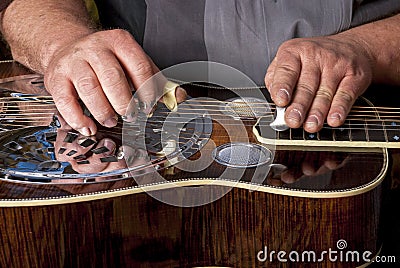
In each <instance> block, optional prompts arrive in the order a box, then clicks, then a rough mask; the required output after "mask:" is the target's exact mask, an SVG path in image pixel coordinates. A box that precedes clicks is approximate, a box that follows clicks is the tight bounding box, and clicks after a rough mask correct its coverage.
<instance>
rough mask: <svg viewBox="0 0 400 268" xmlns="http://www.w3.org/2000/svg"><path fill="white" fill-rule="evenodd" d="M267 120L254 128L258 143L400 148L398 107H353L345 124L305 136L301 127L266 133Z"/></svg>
mask: <svg viewBox="0 0 400 268" xmlns="http://www.w3.org/2000/svg"><path fill="white" fill-rule="evenodd" d="M266 120H267V119H265V120H263V119H260V121H259V122H258V124H257V125H256V126H255V127H254V133H255V134H256V136H257V138H258V140H259V141H260V142H262V143H266V144H275V145H288V146H327V147H328V146H329V147H332V146H333V147H380V148H400V110H399V109H397V108H380V109H375V108H374V109H373V110H372V108H371V107H355V108H354V109H353V111H352V112H351V113H350V114H349V116H348V118H347V120H346V121H345V123H344V124H343V125H342V126H340V127H337V128H333V127H330V126H329V125H327V124H325V125H324V127H323V128H322V130H320V131H319V132H316V133H308V132H306V131H304V129H303V128H298V129H288V130H286V131H281V132H278V131H273V130H268V123H267V121H266Z"/></svg>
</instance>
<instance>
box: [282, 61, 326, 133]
mask: <svg viewBox="0 0 400 268" xmlns="http://www.w3.org/2000/svg"><path fill="white" fill-rule="evenodd" d="M320 74H321V72H320V69H319V68H318V67H317V66H316V65H313V64H307V65H305V66H304V67H303V68H302V70H301V73H300V75H299V79H298V82H297V85H296V90H295V92H294V94H293V100H292V104H291V105H290V106H289V107H288V108H287V109H286V112H285V121H286V124H287V125H288V126H289V127H291V128H298V127H300V126H301V125H302V123H303V121H304V119H305V115H306V114H307V112H308V110H309V108H310V106H311V103H312V101H313V99H314V96H315V92H316V91H317V88H318V85H319V81H320Z"/></svg>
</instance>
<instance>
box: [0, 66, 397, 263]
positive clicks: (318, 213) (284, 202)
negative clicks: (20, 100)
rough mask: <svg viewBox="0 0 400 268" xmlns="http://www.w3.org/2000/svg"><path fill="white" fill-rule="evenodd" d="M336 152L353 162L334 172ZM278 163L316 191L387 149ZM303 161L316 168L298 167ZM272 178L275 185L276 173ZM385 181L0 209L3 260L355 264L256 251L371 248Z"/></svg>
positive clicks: (26, 191)
mask: <svg viewBox="0 0 400 268" xmlns="http://www.w3.org/2000/svg"><path fill="white" fill-rule="evenodd" d="M0 67H2V68H0V71H2V72H3V73H2V74H1V75H2V76H10V75H16V74H23V73H26V72H29V71H28V70H25V69H23V68H21V67H20V66H18V65H17V64H15V63H7V64H3V65H2V66H0ZM214 135H216V134H214ZM221 136H222V135H220V136H219V137H220V138H221ZM220 142H224V141H223V140H220ZM332 158H334V159H336V160H337V159H340V160H344V159H348V158H349V159H350V161H348V162H345V163H344V165H343V166H342V168H340V169H337V170H334V171H332V170H329V169H327V168H326V166H325V167H324V168H322V169H320V167H321V166H324V160H332ZM352 159H353V161H351V160H352ZM368 159H369V160H368ZM276 161H279V162H281V163H284V164H285V165H288V166H290V167H291V168H292V169H291V171H292V172H293V174H295V175H294V177H295V178H297V177H299V178H302V181H304V180H305V181H306V183H305V185H309V187H310V188H311V190H310V192H312V188H313V187H314V186H315V181H316V180H322V181H330V182H331V183H333V184H334V183H336V182H340V181H343V182H346V180H353V179H355V180H360V179H365V180H368V179H370V180H374V179H376V178H377V177H379V176H381V175H382V174H381V172H382V166H384V165H385V155H384V152H376V151H375V152H370V153H368V152H367V153H365V152H364V153H348V152H338V153H337V154H336V153H333V152H327V151H310V152H308V151H301V150H300V151H286V150H282V151H279V153H278V157H277V160H276ZM368 161H371V162H368ZM305 164H306V165H309V166H314V167H315V168H316V170H317V171H318V170H319V173H318V172H317V173H316V174H313V175H308V176H307V175H305V174H303V170H302V165H303V166H304V165H305ZM367 167H368V168H369V169H367ZM207 172H208V174H209V173H210V172H211V171H206V173H207ZM391 172H392V173H393V171H391ZM179 174H180V175H181V176H186V175H187V174H186V175H185V174H183V173H179ZM333 174H334V175H333ZM201 175H204V174H201ZM332 178H334V179H333V180H332ZM178 179H179V177H178ZM244 179H245V178H244ZM270 180H274V181H273V182H272V183H278V184H279V183H281V182H282V177H273V176H272V177H270ZM313 180H314V181H313ZM388 183H389V182H388V181H387V180H386V182H385V183H383V184H378V185H377V186H376V187H373V188H372V189H369V190H368V191H365V192H363V193H360V194H356V195H353V196H348V197H337V198H311V197H296V196H290V195H282V194H275V193H272V192H265V191H254V190H249V189H245V188H239V187H238V188H235V187H234V188H233V189H232V190H231V191H228V193H227V194H226V195H225V196H224V197H223V198H221V199H219V200H217V201H215V202H212V203H210V204H206V205H203V206H199V207H186V208H184V207H176V206H171V205H168V204H165V203H163V202H160V201H157V200H155V199H154V198H152V197H151V196H149V195H148V194H147V193H143V192H142V193H133V194H127V195H122V196H119V195H118V194H116V195H115V196H114V197H110V196H109V197H108V198H104V199H101V198H100V199H97V200H91V201H90V200H89V199H87V200H89V201H85V202H71V203H68V202H67V203H65V204H57V205H40V206H29V205H28V206H24V207H18V206H14V207H3V208H0V219H1V221H0V230H1V233H0V243H1V245H2V250H1V251H0V267H197V266H228V267H355V266H356V265H355V263H351V262H350V263H349V262H331V261H329V260H328V259H327V258H326V259H324V261H322V262H317V263H302V264H299V263H280V262H278V261H277V260H276V255H275V259H274V261H273V262H270V261H265V262H264V261H259V260H257V254H258V253H259V252H260V251H261V250H264V249H265V247H267V248H268V251H269V252H271V251H272V250H275V251H280V250H282V251H286V252H290V251H293V250H296V251H298V252H302V251H306V250H308V251H310V250H313V251H316V252H322V251H324V250H329V248H333V249H337V244H336V243H337V241H339V240H341V239H344V240H346V242H347V247H346V249H347V250H352V251H354V250H357V251H359V252H363V251H371V252H372V253H373V255H374V254H376V253H377V252H378V251H379V249H380V247H381V242H382V241H381V238H380V228H379V227H380V224H381V217H382V213H381V204H382V199H383V194H384V193H385V188H386V187H385V186H386V184H388ZM126 186H127V185H126V184H125V183H124V182H122V185H121V184H118V182H117V183H110V184H109V185H108V184H106V185H104V186H103V187H106V189H111V190H113V191H115V192H118V190H119V189H121V188H122V187H126ZM128 186H129V185H128ZM43 187H44V188H43ZM0 188H1V198H2V199H3V200H4V199H12V198H23V199H25V200H29V198H31V197H32V196H36V197H38V196H39V197H40V195H41V194H43V196H45V197H46V196H47V197H48V195H49V193H50V192H51V193H55V196H53V198H57V197H56V195H57V194H61V195H63V194H66V195H71V194H72V195H74V194H82V193H84V194H85V193H87V192H90V188H89V187H86V189H85V190H82V189H79V188H80V187H77V189H73V190H71V188H66V189H60V188H59V187H55V186H47V185H46V186H40V185H22V186H21V185H20V184H18V185H16V184H13V183H12V182H4V181H2V182H0ZM224 188H225V186H212V187H211V186H210V187H209V190H210V191H209V192H208V191H205V192H202V194H205V195H207V194H208V193H211V192H212V191H219V190H220V191H223V190H224ZM331 189H332V188H331ZM103 190H104V189H103ZM40 191H42V192H40ZM162 191H163V195H174V194H175V192H174V189H167V190H162ZM188 198H190V197H188Z"/></svg>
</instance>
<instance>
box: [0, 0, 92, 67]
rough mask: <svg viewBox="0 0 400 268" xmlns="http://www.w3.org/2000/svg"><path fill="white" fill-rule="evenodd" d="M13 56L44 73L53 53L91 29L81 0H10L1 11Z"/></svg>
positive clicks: (90, 31)
mask: <svg viewBox="0 0 400 268" xmlns="http://www.w3.org/2000/svg"><path fill="white" fill-rule="evenodd" d="M1 31H2V33H3V36H4V38H5V39H6V41H7V42H8V43H9V45H10V48H11V52H12V55H13V58H14V59H15V60H17V61H19V62H21V63H22V64H24V65H26V66H27V67H29V68H31V69H32V70H35V71H37V72H39V73H44V71H45V70H46V68H47V66H48V64H49V62H50V60H51V59H52V57H53V55H54V53H55V52H57V51H58V50H59V49H60V48H62V47H64V46H65V45H67V44H69V43H71V42H73V41H75V40H78V39H80V38H82V37H84V36H86V35H88V34H90V33H92V32H93V31H94V28H93V27H92V25H91V22H90V18H89V16H88V14H87V11H86V7H85V4H84V3H83V1H81V0H68V1H58V0H35V1H31V0H14V1H13V2H12V3H11V4H10V5H9V6H8V8H7V9H6V10H4V11H3V12H2V14H1Z"/></svg>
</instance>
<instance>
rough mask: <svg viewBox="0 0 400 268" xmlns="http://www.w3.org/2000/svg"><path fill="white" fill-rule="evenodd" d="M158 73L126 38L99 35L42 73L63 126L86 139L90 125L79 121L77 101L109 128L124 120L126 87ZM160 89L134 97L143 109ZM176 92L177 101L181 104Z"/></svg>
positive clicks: (69, 49) (63, 53)
mask: <svg viewBox="0 0 400 268" xmlns="http://www.w3.org/2000/svg"><path fill="white" fill-rule="evenodd" d="M158 71H159V70H158V68H157V67H156V66H155V65H154V64H153V62H152V61H151V59H150V58H149V57H148V56H147V55H146V54H145V52H144V51H143V50H142V48H141V47H140V46H139V44H138V43H137V42H136V41H135V40H134V39H133V37H132V36H131V35H130V34H129V33H128V32H126V31H123V30H110V31H100V32H96V33H93V34H90V35H87V36H85V37H83V38H81V39H79V40H77V41H76V42H72V43H71V44H69V45H67V46H66V47H64V48H62V49H60V50H59V52H57V53H56V54H55V55H54V57H53V58H52V60H51V61H50V64H49V66H48V68H47V70H46V73H45V85H46V89H47V90H48V91H49V92H50V94H51V95H52V96H53V98H54V101H55V104H56V106H57V108H58V110H59V111H60V113H61V115H62V116H63V117H64V119H65V121H66V122H67V123H68V124H69V125H70V126H71V127H72V128H74V129H76V130H78V131H79V132H81V133H82V134H83V135H86V136H90V135H93V134H95V133H96V125H95V123H94V122H93V121H92V120H91V119H90V118H89V117H88V116H86V115H84V113H83V110H82V108H81V106H80V104H79V102H78V100H79V99H80V100H82V102H83V103H84V104H85V106H86V107H87V108H88V110H89V111H90V112H91V114H92V116H93V117H94V118H95V119H96V120H97V121H98V122H99V123H100V124H102V125H104V126H106V127H114V126H115V125H116V124H117V115H124V114H125V112H126V109H127V106H128V104H129V103H130V101H131V98H132V87H131V85H132V86H133V88H134V89H139V88H140V87H141V86H142V85H143V84H144V83H145V82H146V81H147V80H148V79H150V78H151V77H152V76H153V75H154V74H155V73H157V72H158ZM160 87H162V85H154V86H146V88H143V89H141V90H139V91H137V93H136V94H137V95H138V97H139V100H140V101H141V102H142V103H145V104H148V105H146V107H147V108H148V109H151V105H150V104H154V103H155V102H156V101H158V99H159V98H160V97H161V94H160V92H159V91H160ZM179 90H180V92H177V97H178V101H180V100H182V98H185V93H183V92H182V89H180V88H179ZM147 112H150V111H147Z"/></svg>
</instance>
